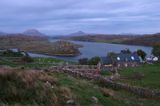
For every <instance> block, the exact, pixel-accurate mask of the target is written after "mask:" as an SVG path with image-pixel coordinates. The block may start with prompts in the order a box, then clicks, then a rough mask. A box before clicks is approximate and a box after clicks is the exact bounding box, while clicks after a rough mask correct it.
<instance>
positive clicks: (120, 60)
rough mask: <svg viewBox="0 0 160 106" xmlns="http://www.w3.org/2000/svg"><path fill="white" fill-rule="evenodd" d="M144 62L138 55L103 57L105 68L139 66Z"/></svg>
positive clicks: (102, 63)
mask: <svg viewBox="0 0 160 106" xmlns="http://www.w3.org/2000/svg"><path fill="white" fill-rule="evenodd" d="M141 62H142V59H141V58H140V57H139V56H138V55H137V54H136V53H118V54H115V55H114V56H113V57H101V61H100V63H101V65H103V66H104V67H112V66H115V67H118V68H120V67H128V66H132V67H134V66H137V65H138V64H139V63H141Z"/></svg>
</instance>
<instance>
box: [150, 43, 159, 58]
mask: <svg viewBox="0 0 160 106" xmlns="http://www.w3.org/2000/svg"><path fill="white" fill-rule="evenodd" d="M152 54H153V55H154V56H157V57H160V45H155V46H154V47H153V50H152Z"/></svg>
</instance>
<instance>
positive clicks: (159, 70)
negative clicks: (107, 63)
mask: <svg viewBox="0 0 160 106" xmlns="http://www.w3.org/2000/svg"><path fill="white" fill-rule="evenodd" d="M134 73H141V74H143V75H144V78H142V79H141V80H135V79H134V80H133V79H128V80H124V81H121V82H124V83H129V84H131V85H138V86H143V87H148V88H152V89H160V80H159V78H160V63H157V64H151V65H148V64H145V65H142V66H139V67H135V68H126V69H123V70H122V71H120V74H121V75H122V76H132V75H133V74H134Z"/></svg>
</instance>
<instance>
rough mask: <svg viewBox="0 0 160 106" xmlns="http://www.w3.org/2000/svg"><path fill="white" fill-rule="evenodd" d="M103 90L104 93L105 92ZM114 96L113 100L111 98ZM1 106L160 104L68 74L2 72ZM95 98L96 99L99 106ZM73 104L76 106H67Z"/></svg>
mask: <svg viewBox="0 0 160 106" xmlns="http://www.w3.org/2000/svg"><path fill="white" fill-rule="evenodd" d="M102 89H103V91H102ZM108 93H111V95H110V96H108V95H107V94H108ZM0 95H1V96H0V105H4V104H6V105H8V106H10V105H16V106H22V105H23V106H24V105H27V106H33V105H34V106H37V105H44V106H159V105H160V101H159V100H155V99H152V98H143V97H139V96H136V95H134V94H131V93H128V92H126V91H124V90H112V89H111V88H106V87H103V86H100V85H97V84H96V83H95V82H94V81H88V80H85V79H80V78H74V77H72V76H70V75H67V74H60V73H50V72H41V71H38V70H37V71H36V70H22V69H17V68H16V69H12V68H7V69H6V68H0ZM92 97H96V98H97V100H98V102H97V103H95V102H94V101H93V99H92ZM68 100H73V101H74V104H72V105H69V104H67V101H68Z"/></svg>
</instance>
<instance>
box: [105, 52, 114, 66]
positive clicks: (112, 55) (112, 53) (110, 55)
mask: <svg viewBox="0 0 160 106" xmlns="http://www.w3.org/2000/svg"><path fill="white" fill-rule="evenodd" d="M115 55H116V53H114V52H109V53H108V54H107V57H109V58H110V59H111V61H112V64H113V63H114V57H115Z"/></svg>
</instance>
